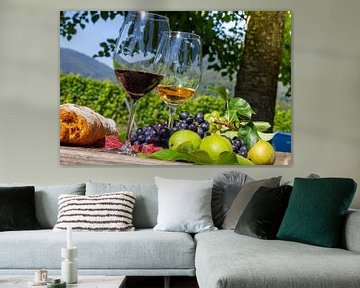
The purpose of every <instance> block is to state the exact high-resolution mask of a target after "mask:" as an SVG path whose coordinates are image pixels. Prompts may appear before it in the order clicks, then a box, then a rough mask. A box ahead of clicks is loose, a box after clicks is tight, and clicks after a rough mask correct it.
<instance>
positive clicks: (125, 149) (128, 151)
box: [118, 141, 135, 155]
mask: <svg viewBox="0 0 360 288" xmlns="http://www.w3.org/2000/svg"><path fill="white" fill-rule="evenodd" d="M118 151H119V153H120V154H124V155H135V153H134V151H133V150H132V147H131V143H130V141H125V142H124V144H123V145H122V146H121V147H120V148H119V149H118Z"/></svg>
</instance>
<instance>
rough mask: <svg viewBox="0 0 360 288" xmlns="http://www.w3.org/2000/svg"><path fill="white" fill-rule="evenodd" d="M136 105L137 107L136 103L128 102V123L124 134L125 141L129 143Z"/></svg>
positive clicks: (133, 101) (131, 100)
mask: <svg viewBox="0 0 360 288" xmlns="http://www.w3.org/2000/svg"><path fill="white" fill-rule="evenodd" d="M136 105H137V101H135V100H133V99H130V101H129V106H130V109H129V110H130V111H129V113H130V114H129V121H128V124H127V130H126V131H127V132H126V139H127V140H128V141H129V142H130V139H131V130H132V128H133V126H134V119H135V110H136Z"/></svg>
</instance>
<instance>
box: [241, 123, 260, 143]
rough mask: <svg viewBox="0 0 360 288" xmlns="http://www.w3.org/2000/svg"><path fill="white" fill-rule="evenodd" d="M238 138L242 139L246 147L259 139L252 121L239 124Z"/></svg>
mask: <svg viewBox="0 0 360 288" xmlns="http://www.w3.org/2000/svg"><path fill="white" fill-rule="evenodd" d="M238 138H239V139H241V140H243V141H244V142H245V144H246V146H247V147H248V149H250V148H251V147H252V146H253V145H254V144H255V143H256V142H257V141H258V140H259V135H258V132H257V129H256V126H255V125H254V124H253V123H252V122H249V123H247V124H246V125H244V126H241V127H240V129H239V131H238Z"/></svg>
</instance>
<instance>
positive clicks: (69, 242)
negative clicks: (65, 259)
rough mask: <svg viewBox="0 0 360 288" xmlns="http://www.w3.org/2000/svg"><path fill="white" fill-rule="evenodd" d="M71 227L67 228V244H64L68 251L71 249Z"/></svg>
mask: <svg viewBox="0 0 360 288" xmlns="http://www.w3.org/2000/svg"><path fill="white" fill-rule="evenodd" d="M71 231H72V227H71V226H70V225H69V226H67V229H66V232H67V242H66V248H68V249H70V248H72V238H71V237H72V235H71Z"/></svg>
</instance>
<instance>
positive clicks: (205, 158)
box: [190, 150, 214, 165]
mask: <svg viewBox="0 0 360 288" xmlns="http://www.w3.org/2000/svg"><path fill="white" fill-rule="evenodd" d="M190 159H191V162H194V163H196V164H203V165H212V164H214V160H213V159H212V158H211V157H210V156H209V154H208V153H207V152H206V151H205V150H196V151H194V152H192V153H191V154H190Z"/></svg>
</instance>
